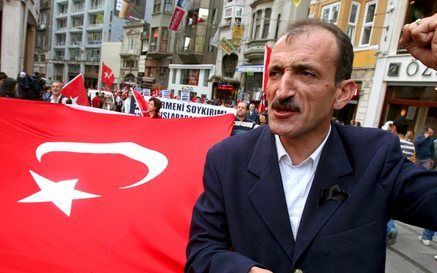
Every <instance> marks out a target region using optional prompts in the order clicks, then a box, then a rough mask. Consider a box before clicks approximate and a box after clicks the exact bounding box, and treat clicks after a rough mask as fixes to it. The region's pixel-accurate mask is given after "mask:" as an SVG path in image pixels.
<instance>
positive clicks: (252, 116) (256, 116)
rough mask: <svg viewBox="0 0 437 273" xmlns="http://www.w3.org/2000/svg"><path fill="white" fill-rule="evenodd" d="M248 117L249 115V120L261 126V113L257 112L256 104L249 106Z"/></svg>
mask: <svg viewBox="0 0 437 273" xmlns="http://www.w3.org/2000/svg"><path fill="white" fill-rule="evenodd" d="M246 115H247V116H246V118H247V120H251V121H253V122H255V123H256V124H258V125H259V124H260V120H259V113H258V111H257V110H256V108H255V104H254V103H251V104H249V111H248V112H247V114H246Z"/></svg>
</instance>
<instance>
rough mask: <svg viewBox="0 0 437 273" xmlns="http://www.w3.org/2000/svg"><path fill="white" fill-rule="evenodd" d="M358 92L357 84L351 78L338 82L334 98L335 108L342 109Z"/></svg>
mask: <svg viewBox="0 0 437 273" xmlns="http://www.w3.org/2000/svg"><path fill="white" fill-rule="evenodd" d="M356 92H357V85H356V84H355V82H354V81H353V80H351V79H349V80H343V81H341V82H340V83H338V84H337V93H336V94H335V99H334V109H335V110H340V109H342V108H343V107H345V106H346V104H348V103H349V101H350V100H351V99H352V97H353V96H354V95H355V93H356Z"/></svg>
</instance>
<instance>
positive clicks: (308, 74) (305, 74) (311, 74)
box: [302, 70, 316, 77]
mask: <svg viewBox="0 0 437 273" xmlns="http://www.w3.org/2000/svg"><path fill="white" fill-rule="evenodd" d="M302 75H304V76H309V77H315V76H316V75H315V74H314V73H313V72H311V71H308V70H303V71H302Z"/></svg>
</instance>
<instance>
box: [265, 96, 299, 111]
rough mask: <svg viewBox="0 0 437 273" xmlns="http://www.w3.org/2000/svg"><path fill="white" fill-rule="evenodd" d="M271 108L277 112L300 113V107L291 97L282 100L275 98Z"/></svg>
mask: <svg viewBox="0 0 437 273" xmlns="http://www.w3.org/2000/svg"><path fill="white" fill-rule="evenodd" d="M272 108H273V109H275V110H278V111H292V112H300V107H299V105H298V104H297V102H296V101H295V100H294V99H293V97H288V98H285V99H282V100H280V99H278V98H275V99H274V100H273V103H272Z"/></svg>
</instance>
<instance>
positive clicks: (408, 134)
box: [405, 130, 414, 142]
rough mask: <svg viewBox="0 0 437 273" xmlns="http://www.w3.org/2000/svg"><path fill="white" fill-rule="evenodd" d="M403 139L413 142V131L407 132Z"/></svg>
mask: <svg viewBox="0 0 437 273" xmlns="http://www.w3.org/2000/svg"><path fill="white" fill-rule="evenodd" d="M405 139H406V140H408V141H409V142H413V139H414V131H412V130H408V131H407V133H406V134H405Z"/></svg>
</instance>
